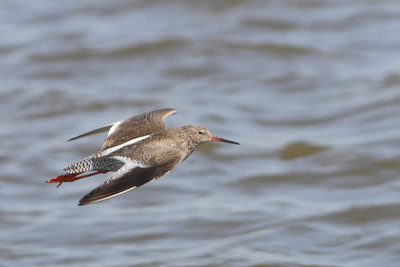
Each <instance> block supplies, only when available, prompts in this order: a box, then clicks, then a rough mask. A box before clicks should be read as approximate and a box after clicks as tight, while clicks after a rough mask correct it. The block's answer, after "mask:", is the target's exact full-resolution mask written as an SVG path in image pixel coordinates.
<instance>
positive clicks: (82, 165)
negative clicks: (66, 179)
mask: <svg viewBox="0 0 400 267" xmlns="http://www.w3.org/2000/svg"><path fill="white" fill-rule="evenodd" d="M122 165H124V163H123V162H121V161H119V160H117V159H114V158H86V159H83V160H80V161H77V162H73V163H71V164H69V165H68V166H67V167H66V168H65V169H64V171H65V172H66V173H68V174H74V173H82V172H86V171H104V170H107V171H116V170H118V169H119V168H121V167H122Z"/></svg>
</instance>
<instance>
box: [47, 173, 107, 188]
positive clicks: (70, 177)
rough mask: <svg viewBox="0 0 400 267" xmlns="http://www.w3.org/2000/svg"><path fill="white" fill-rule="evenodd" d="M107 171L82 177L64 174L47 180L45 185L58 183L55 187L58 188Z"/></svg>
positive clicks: (75, 174) (76, 174)
mask: <svg viewBox="0 0 400 267" xmlns="http://www.w3.org/2000/svg"><path fill="white" fill-rule="evenodd" d="M107 172H108V171H97V172H92V173H89V174H86V175H82V176H78V175H79V174H81V172H80V173H73V174H64V175H60V176H56V177H54V178H53V179H50V180H47V181H46V183H59V184H58V185H57V187H59V186H60V185H61V184H62V183H63V182H73V181H76V180H79V179H82V178H86V177H89V176H93V175H96V174H100V173H107Z"/></svg>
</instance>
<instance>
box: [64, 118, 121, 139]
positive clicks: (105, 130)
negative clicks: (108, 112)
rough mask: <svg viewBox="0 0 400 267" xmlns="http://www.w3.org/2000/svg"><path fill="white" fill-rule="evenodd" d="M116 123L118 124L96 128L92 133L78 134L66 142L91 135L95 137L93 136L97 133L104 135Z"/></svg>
mask: <svg viewBox="0 0 400 267" xmlns="http://www.w3.org/2000/svg"><path fill="white" fill-rule="evenodd" d="M116 123H119V122H114V123H111V124H109V125H107V126H104V127H101V128H97V129H95V130H93V131H90V132H87V133H84V134H80V135H78V136H75V137H72V138H71V139H69V140H68V141H73V140H76V139H79V138H82V137H86V136H91V135H95V134H98V133H104V132H107V131H110V129H111V128H112V127H113V125H115V124H116Z"/></svg>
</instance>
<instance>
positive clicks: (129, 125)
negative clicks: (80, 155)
mask: <svg viewBox="0 0 400 267" xmlns="http://www.w3.org/2000/svg"><path fill="white" fill-rule="evenodd" d="M175 113H176V110H175V109H171V108H168V109H159V110H154V111H150V112H147V113H143V114H140V115H137V116H134V117H132V118H129V119H126V120H123V121H120V122H118V123H116V124H114V125H113V127H112V128H111V129H110V132H109V133H108V136H107V138H106V139H105V140H104V143H103V146H102V148H101V150H105V149H107V148H110V147H114V146H117V145H120V144H123V143H125V142H128V141H129V140H132V139H135V138H138V137H142V136H146V135H149V134H152V133H155V132H158V131H160V130H164V129H166V128H167V126H166V125H165V124H164V119H165V118H166V117H168V116H169V115H171V114H175Z"/></svg>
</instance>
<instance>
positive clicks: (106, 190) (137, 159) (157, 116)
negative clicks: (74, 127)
mask: <svg viewBox="0 0 400 267" xmlns="http://www.w3.org/2000/svg"><path fill="white" fill-rule="evenodd" d="M175 113H176V110H175V109H159V110H154V111H150V112H147V113H143V114H140V115H137V116H134V117H131V118H129V119H125V120H121V121H118V122H115V123H112V124H109V125H107V126H104V127H101V128H98V129H95V130H93V131H90V132H87V133H84V134H81V135H78V136H76V137H74V138H71V139H70V140H68V141H72V140H76V139H79V138H82V137H87V136H90V135H94V134H98V133H102V132H107V131H108V135H107V137H106V139H105V140H104V143H103V145H102V147H101V149H100V150H99V151H98V152H96V153H94V154H93V155H90V156H88V157H87V158H85V159H82V160H80V161H77V162H74V163H71V164H69V165H68V166H67V167H66V168H65V169H64V171H65V172H66V174H64V175H60V176H56V177H54V178H52V179H50V180H48V181H47V183H59V184H58V185H57V187H59V186H60V185H61V184H62V183H63V182H73V181H76V180H79V179H82V178H86V177H89V176H93V175H96V174H100V173H107V172H114V173H113V174H112V175H111V176H110V177H109V178H108V179H107V180H106V181H105V182H104V183H103V184H101V185H100V186H98V187H96V188H95V189H93V190H92V191H91V192H89V193H88V194H87V195H85V196H84V197H83V198H82V199H81V200H80V201H79V206H82V205H88V204H92V203H95V202H99V201H102V200H105V199H109V198H111V197H115V196H118V195H120V194H122V193H125V192H127V191H129V190H132V189H134V188H137V187H139V186H142V185H144V184H145V183H148V182H150V181H152V180H154V179H157V178H160V177H162V176H164V175H165V174H167V173H168V172H169V171H170V170H172V169H173V168H174V167H175V166H176V165H177V164H178V163H180V162H182V161H184V160H185V159H187V158H188V157H189V156H190V154H192V152H193V151H194V150H195V149H196V148H197V147H198V146H199V145H201V144H203V143H205V142H209V141H219V142H225V143H230V144H237V145H239V143H237V142H234V141H230V140H227V139H224V138H221V137H215V136H213V135H212V134H211V133H210V131H209V130H208V129H207V128H205V127H202V126H196V125H187V126H183V127H180V128H175V129H171V128H167V126H166V125H165V124H164V119H165V118H166V117H168V116H169V115H171V114H175ZM85 172H91V173H88V174H84V175H81V174H83V173H85Z"/></svg>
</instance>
